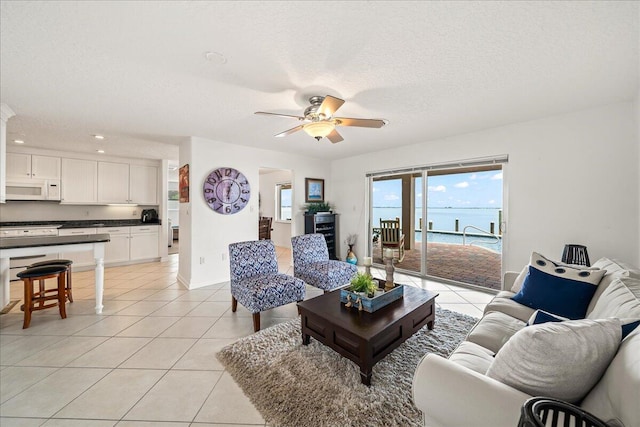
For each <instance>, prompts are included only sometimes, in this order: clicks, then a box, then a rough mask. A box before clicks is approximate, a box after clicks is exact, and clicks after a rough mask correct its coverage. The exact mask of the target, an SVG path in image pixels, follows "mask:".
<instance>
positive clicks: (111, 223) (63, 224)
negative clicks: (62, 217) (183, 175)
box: [0, 219, 161, 228]
mask: <svg viewBox="0 0 640 427" xmlns="http://www.w3.org/2000/svg"><path fill="white" fill-rule="evenodd" d="M160 224H161V222H157V223H149V222H146V223H145V222H142V221H140V219H88V220H73V221H14V222H0V227H31V226H39V227H41V226H47V225H50V226H53V227H58V226H60V228H86V227H90V228H94V227H95V228H101V227H136V226H140V225H160Z"/></svg>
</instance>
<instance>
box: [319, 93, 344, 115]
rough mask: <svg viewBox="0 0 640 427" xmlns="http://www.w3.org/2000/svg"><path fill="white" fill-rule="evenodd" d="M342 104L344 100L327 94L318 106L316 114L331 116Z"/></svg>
mask: <svg viewBox="0 0 640 427" xmlns="http://www.w3.org/2000/svg"><path fill="white" fill-rule="evenodd" d="M342 104H344V100H343V99H340V98H336V97H334V96H331V95H327V96H325V97H324V101H322V104H320V107H318V111H317V113H318V114H322V115H324V117H327V118H328V117H331V116H333V114H334V113H335V112H336V111H337V110H338V108H340V107H342Z"/></svg>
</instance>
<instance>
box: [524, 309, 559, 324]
mask: <svg viewBox="0 0 640 427" xmlns="http://www.w3.org/2000/svg"><path fill="white" fill-rule="evenodd" d="M565 320H567V319H565V318H562V317H557V316H554V315H553V314H551V313H547V312H546V311H544V310H536V311H535V312H534V313H533V315H532V316H531V318H530V319H529V321H528V322H527V324H526V325H525V326H530V325H539V324H541V323H547V322H563V321H565Z"/></svg>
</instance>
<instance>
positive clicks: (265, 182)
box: [259, 170, 296, 248]
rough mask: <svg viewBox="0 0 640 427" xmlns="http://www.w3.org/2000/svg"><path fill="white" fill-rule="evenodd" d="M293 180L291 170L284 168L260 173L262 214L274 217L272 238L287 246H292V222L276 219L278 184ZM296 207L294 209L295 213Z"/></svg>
mask: <svg viewBox="0 0 640 427" xmlns="http://www.w3.org/2000/svg"><path fill="white" fill-rule="evenodd" d="M289 182H291V172H290V171H283V170H274V171H269V172H261V173H260V198H261V200H262V203H261V206H260V212H259V213H260V216H270V217H272V218H273V225H272V227H271V228H272V229H273V230H272V231H271V240H273V243H274V244H275V245H276V246H282V247H285V248H290V247H291V223H289V222H285V221H276V200H275V199H276V197H275V188H276V184H286V183H289ZM295 211H296V209H295V208H294V209H293V210H292V212H291V213H292V214H295V213H296V212H295Z"/></svg>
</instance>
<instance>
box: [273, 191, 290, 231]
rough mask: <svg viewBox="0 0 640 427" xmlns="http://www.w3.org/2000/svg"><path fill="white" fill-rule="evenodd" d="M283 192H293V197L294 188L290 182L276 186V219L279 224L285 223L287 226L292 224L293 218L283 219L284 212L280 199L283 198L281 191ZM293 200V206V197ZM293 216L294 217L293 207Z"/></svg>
mask: <svg viewBox="0 0 640 427" xmlns="http://www.w3.org/2000/svg"><path fill="white" fill-rule="evenodd" d="M282 190H291V192H292V195H293V186H292V185H291V183H290V182H279V183H277V184H276V186H275V204H274V210H275V212H274V218H275V220H276V221H277V222H284V223H287V224H290V223H291V218H288V219H287V218H284V219H283V218H281V210H282V206H281V204H280V198H281V195H280V193H281V191H282ZM291 200H292V204H293V197H292V198H291ZM291 216H293V206H291Z"/></svg>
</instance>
